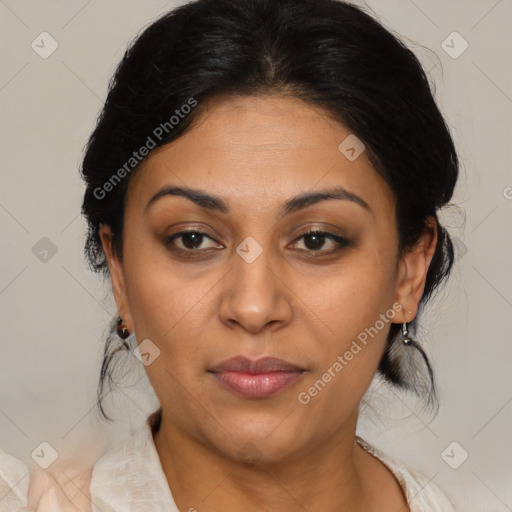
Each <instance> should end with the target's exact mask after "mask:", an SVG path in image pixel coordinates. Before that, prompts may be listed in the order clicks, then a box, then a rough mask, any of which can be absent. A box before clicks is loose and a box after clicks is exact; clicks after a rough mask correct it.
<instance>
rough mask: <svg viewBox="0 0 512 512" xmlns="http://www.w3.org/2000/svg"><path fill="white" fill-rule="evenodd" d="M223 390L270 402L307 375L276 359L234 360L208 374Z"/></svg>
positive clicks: (296, 367) (241, 358) (244, 358)
mask: <svg viewBox="0 0 512 512" xmlns="http://www.w3.org/2000/svg"><path fill="white" fill-rule="evenodd" d="M209 372H210V373H211V374H212V375H213V377H214V378H215V379H216V380H217V381H218V382H219V384H221V385H222V386H223V387H224V388H227V389H229V390H230V391H233V392H235V393H237V394H238V395H241V396H243V397H245V398H267V397H270V396H272V395H275V394H276V393H278V392H279V391H281V390H283V389H284V388H286V387H288V386H289V385H291V384H292V383H293V382H295V381H296V380H297V379H298V378H300V377H301V375H302V374H303V373H304V372H305V370H304V369H302V368H299V367H298V366H295V365H293V364H290V363H287V362H286V361H283V360H282V359H277V358H274V357H263V358H261V359H258V360H257V361H253V360H251V359H248V358H246V357H241V356H239V357H234V358H231V359H228V360H227V361H224V362H223V363H221V364H219V365H218V366H216V367H214V368H213V369H211V370H209Z"/></svg>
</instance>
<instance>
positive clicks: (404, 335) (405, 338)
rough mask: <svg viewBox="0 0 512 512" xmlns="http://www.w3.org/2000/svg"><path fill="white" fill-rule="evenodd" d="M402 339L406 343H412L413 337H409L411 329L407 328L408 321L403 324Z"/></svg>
mask: <svg viewBox="0 0 512 512" xmlns="http://www.w3.org/2000/svg"><path fill="white" fill-rule="evenodd" d="M402 341H403V342H404V344H405V345H410V344H411V343H412V339H411V338H409V331H408V330H407V322H404V323H403V324H402Z"/></svg>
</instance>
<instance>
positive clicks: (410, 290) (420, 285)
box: [395, 215, 437, 322]
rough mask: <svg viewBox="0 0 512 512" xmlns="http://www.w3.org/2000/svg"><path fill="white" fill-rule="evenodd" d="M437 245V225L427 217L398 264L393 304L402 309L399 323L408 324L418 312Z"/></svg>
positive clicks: (432, 219) (431, 218)
mask: <svg viewBox="0 0 512 512" xmlns="http://www.w3.org/2000/svg"><path fill="white" fill-rule="evenodd" d="M436 244H437V223H436V220H435V218H434V217H432V216H431V215H429V216H428V217H427V218H426V219H425V228H424V230H423V233H422V235H421V237H420V238H419V240H418V241H417V243H416V244H415V245H414V247H412V248H411V249H409V250H408V251H407V252H406V253H405V254H404V255H403V257H402V259H401V260H400V262H399V270H398V281H397V289H396V296H395V302H398V303H400V304H401V305H402V307H403V318H402V320H401V322H404V321H405V322H410V321H412V319H413V318H414V317H415V316H416V314H417V312H418V306H419V302H420V300H421V297H422V295H423V290H424V289H425V281H426V279H427V272H428V268H429V265H430V262H431V261H432V258H433V256H434V252H435V250H436Z"/></svg>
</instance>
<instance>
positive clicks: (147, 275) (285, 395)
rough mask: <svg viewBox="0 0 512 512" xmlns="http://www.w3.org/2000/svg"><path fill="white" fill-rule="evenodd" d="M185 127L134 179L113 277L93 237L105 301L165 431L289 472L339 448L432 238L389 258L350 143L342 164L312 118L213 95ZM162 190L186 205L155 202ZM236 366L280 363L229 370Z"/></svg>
mask: <svg viewBox="0 0 512 512" xmlns="http://www.w3.org/2000/svg"><path fill="white" fill-rule="evenodd" d="M198 121H199V122H197V123H196V124H195V125H194V127H193V128H192V129H191V130H190V131H188V132H187V133H186V134H185V135H184V136H182V137H180V138H179V139H177V140H176V141H174V142H172V143H170V144H168V145H166V146H163V147H161V148H159V149H157V150H155V151H153V152H152V153H151V154H150V155H149V156H148V157H147V158H146V160H145V161H144V162H143V164H142V165H141V167H140V169H139V170H138V172H137V173H136V174H135V175H134V176H133V177H132V180H131V182H130V184H129V189H128V192H127V198H126V205H125V208H126V209H125V228H124V229H125V231H124V245H123V254H124V257H123V263H122V265H120V264H119V262H118V261H117V260H116V259H115V258H113V257H112V253H111V252H110V250H109V247H108V237H107V235H108V230H107V229H105V227H102V231H101V233H102V239H103V243H104V246H105V247H106V251H107V256H108V259H109V264H110V269H111V274H112V281H113V287H114V293H115V298H116V303H117V306H118V309H119V311H120V313H121V316H123V319H124V320H125V323H126V324H127V325H128V327H129V328H130V330H132V331H135V335H136V338H137V340H138V342H139V343H141V342H143V341H144V340H150V341H144V344H143V345H142V346H141V352H142V353H143V354H146V355H145V356H143V359H145V362H146V363H149V364H147V366H146V371H147V374H148V376H149V379H150V381H151V384H152V386H153V388H154V390H155V392H156V394H157V396H158V398H159V400H160V403H161V405H162V408H163V415H164V418H165V420H166V421H167V422H170V423H172V425H173V427H174V428H176V429H177V430H179V431H180V432H182V433H185V435H186V436H189V438H190V439H194V440H196V441H198V442H199V443H201V444H203V445H206V446H209V447H212V448H213V449H214V450H215V451H216V452H217V453H221V454H223V455H224V456H227V457H230V458H233V459H235V458H240V457H243V456H247V455H248V456H249V458H250V457H253V458H257V459H262V460H266V461H269V462H270V461H277V460H285V459H286V458H287V457H291V456H297V455H299V454H301V453H306V452H307V451H312V450H315V449H317V448H318V447H319V446H320V445H321V444H322V443H323V442H324V441H325V440H326V439H336V436H340V435H345V434H346V433H347V432H351V433H352V434H353V429H354V428H355V422H356V418H357V410H358V405H359V402H360V400H361V398H362V396H363V394H364V392H365V390H366V389H367V387H368V385H369V383H370V381H371V380H372V378H373V376H374V374H375V372H376V369H377V366H378V364H379V360H380V358H381V356H382V353H383V350H384V347H385V341H386V337H387V335H388V332H389V328H390V325H391V322H394V323H400V322H402V321H403V320H404V318H405V319H406V320H407V321H410V320H411V319H412V318H413V316H414V315H415V313H416V309H417V304H418V302H419V299H420V298H421V294H422V291H423V286H424V277H425V274H426V270H427V268H428V264H429V262H430V256H431V251H432V250H433V245H432V244H434V243H435V240H433V241H431V243H430V246H429V247H430V253H429V254H427V256H425V254H423V253H422V252H421V251H420V252H418V253H414V254H413V253H411V254H410V255H409V256H408V257H409V258H410V259H409V260H406V259H402V260H400V261H398V259H397V247H398V238H397V229H396V218H395V203H394V198H393V194H392V192H391V190H390V188H389V187H388V185H387V184H386V183H385V181H384V180H383V179H382V178H381V177H380V176H379V175H378V174H377V172H376V171H375V170H374V168H373V167H372V165H371V164H370V161H369V159H368V158H367V155H366V153H365V152H364V151H363V152H362V153H361V154H360V155H359V156H357V155H358V152H359V151H360V149H361V147H359V146H357V144H356V145H354V144H355V143H354V139H353V138H349V139H348V140H347V141H346V142H345V143H344V144H342V146H341V150H340V149H339V146H340V144H341V143H343V141H345V139H346V138H347V137H349V136H350V135H351V134H350V131H348V130H347V129H346V128H344V127H343V126H341V125H340V124H338V123H336V122H334V121H332V120H330V119H329V118H328V117H327V116H326V115H325V113H324V112H323V111H322V110H321V109H319V108H315V107H312V106H310V105H308V104H306V103H304V102H302V101H300V100H298V99H293V98H289V97H284V96H270V97H258V98H256V97H236V98H235V97H227V98H224V99H222V100H220V99H217V101H216V102H211V104H210V105H209V107H208V109H206V110H205V111H204V112H203V114H202V115H201V116H200V118H198ZM352 137H353V136H352ZM356 142H357V141H356ZM351 148H354V151H352V150H351ZM165 187H167V188H174V187H176V188H179V189H185V190H190V191H192V192H193V195H191V196H190V197H186V195H185V193H184V192H179V191H178V192H176V193H174V194H162V195H160V197H159V198H156V199H154V197H155V195H156V194H158V193H159V191H161V190H162V189H164V188H165ZM319 194H326V196H321V195H319ZM329 194H331V196H332V197H330V198H326V197H327V195H329ZM206 196H211V199H209V198H207V197H206ZM301 198H303V199H301ZM308 198H309V199H308ZM199 202H200V203H201V204H198V203H199ZM191 230H193V231H199V232H201V234H199V235H198V234H196V235H194V234H192V235H190V234H189V235H186V234H185V235H179V233H182V232H183V231H191ZM309 231H320V232H322V233H325V234H323V235H322V234H317V235H311V234H310V235H308V234H307V233H308V232H309ZM434 234H435V232H434ZM402 307H403V309H402ZM409 311H411V312H412V314H409ZM158 351H159V352H158ZM239 356H241V357H243V358H246V359H248V360H250V361H257V360H260V359H261V358H264V357H265V358H268V357H272V358H278V359H280V360H282V362H281V363H282V364H281V365H279V364H277V365H276V366H274V365H273V364H267V365H265V364H263V365H262V366H261V367H257V366H253V367H250V365H248V366H244V363H243V361H242V362H240V360H239V361H236V360H235V361H234V362H231V364H230V363H226V361H228V360H230V359H232V358H234V357H239ZM267 363H268V361H267ZM247 451H249V452H250V453H249V454H247ZM255 454H256V455H255Z"/></svg>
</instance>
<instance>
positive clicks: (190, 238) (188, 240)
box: [182, 233, 203, 249]
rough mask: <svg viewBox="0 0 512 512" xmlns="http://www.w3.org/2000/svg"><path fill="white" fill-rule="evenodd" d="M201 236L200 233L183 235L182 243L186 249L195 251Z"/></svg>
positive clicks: (199, 243)
mask: <svg viewBox="0 0 512 512" xmlns="http://www.w3.org/2000/svg"><path fill="white" fill-rule="evenodd" d="M202 238H203V235H201V233H185V234H184V235H183V238H182V241H183V245H184V246H185V247H186V248H187V249H197V247H198V246H200V245H201V242H202Z"/></svg>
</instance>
